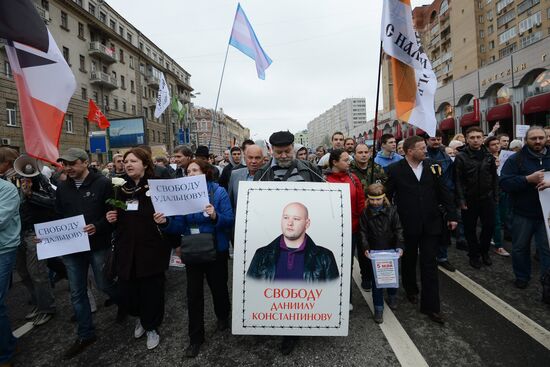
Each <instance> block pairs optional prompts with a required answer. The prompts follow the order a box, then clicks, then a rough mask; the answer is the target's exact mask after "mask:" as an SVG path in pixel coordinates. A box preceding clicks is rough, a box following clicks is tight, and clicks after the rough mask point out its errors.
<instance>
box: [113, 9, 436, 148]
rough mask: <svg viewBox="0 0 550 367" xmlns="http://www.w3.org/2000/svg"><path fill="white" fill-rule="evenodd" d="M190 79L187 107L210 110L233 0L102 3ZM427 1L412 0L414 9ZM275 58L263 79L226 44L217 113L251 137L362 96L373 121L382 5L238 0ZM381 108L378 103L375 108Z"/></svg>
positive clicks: (302, 124)
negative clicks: (190, 102)
mask: <svg viewBox="0 0 550 367" xmlns="http://www.w3.org/2000/svg"><path fill="white" fill-rule="evenodd" d="M107 2H108V3H109V4H110V5H111V6H112V7H113V8H114V9H115V10H116V11H118V12H119V13H120V14H121V15H122V16H124V17H125V18H126V19H127V20H128V21H130V22H131V23H133V24H134V25H135V26H136V27H137V28H138V29H139V30H140V31H141V32H142V33H143V34H145V35H146V36H147V37H148V38H149V39H151V40H152V41H153V42H155V44H156V45H157V46H159V47H160V48H161V49H163V50H164V51H165V52H166V53H167V54H168V55H170V56H171V57H172V58H173V59H175V60H176V61H177V62H178V63H179V64H180V65H181V66H182V67H183V68H184V69H185V70H187V72H189V73H190V74H191V86H192V87H193V88H194V89H195V93H200V95H197V98H195V99H194V103H195V105H199V106H203V107H207V108H213V107H214V105H215V102H216V93H217V90H218V84H219V81H220V76H221V70H222V66H223V60H224V56H225V51H226V48H227V44H228V40H229V35H230V32H231V27H232V25H233V17H234V15H235V11H236V8H237V3H238V2H237V1H227V0H223V1H222V0H200V1H199V0H157V1H151V0H132V1H128V0H107ZM427 3H430V1H427V0H426V1H424V0H412V4H413V7H414V6H418V5H422V4H427ZM241 6H242V8H243V9H244V11H245V13H246V15H247V16H248V19H249V21H250V23H251V24H252V26H253V28H254V31H255V32H256V35H257V37H258V39H259V41H260V43H261V45H262V47H263V49H264V50H265V52H266V53H267V54H268V55H269V57H270V58H271V59H272V60H273V63H272V64H271V66H270V67H269V68H268V69H267V70H266V78H265V80H260V79H258V77H257V75H256V68H255V65H254V60H252V59H250V58H248V57H247V56H245V55H244V54H242V53H241V52H240V51H238V50H237V49H235V48H234V47H230V48H229V55H228V58H227V65H226V68H225V76H224V80H223V85H222V89H221V95H220V102H219V105H218V107H221V108H223V109H224V111H225V112H226V113H227V114H228V115H230V116H232V117H234V118H236V119H238V120H239V121H240V122H241V123H242V124H243V125H244V126H246V127H248V128H250V131H251V136H252V138H253V139H264V138H267V137H269V135H270V134H271V133H272V132H274V131H278V130H287V129H288V130H290V131H291V132H296V131H299V130H303V129H305V128H306V127H307V123H308V122H309V121H311V120H312V119H313V118H315V117H316V116H318V115H320V114H321V113H323V112H324V111H326V110H328V109H329V108H331V107H332V106H333V105H335V104H337V103H338V102H340V101H341V100H342V99H344V98H348V97H365V98H366V99H367V118H368V119H370V118H372V117H373V116H374V108H375V95H376V77H377V70H378V69H377V65H378V48H379V42H380V41H379V39H380V16H381V12H382V0H293V1H290V0H271V1H263V0H256V1H252V0H243V1H241ZM381 106H382V102H380V108H381Z"/></svg>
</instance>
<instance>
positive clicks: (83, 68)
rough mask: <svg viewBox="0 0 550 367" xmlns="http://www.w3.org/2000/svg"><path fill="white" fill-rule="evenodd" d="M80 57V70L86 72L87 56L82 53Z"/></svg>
mask: <svg viewBox="0 0 550 367" xmlns="http://www.w3.org/2000/svg"><path fill="white" fill-rule="evenodd" d="M79 59H80V68H79V69H78V70H80V71H82V72H83V73H85V72H86V58H85V57H84V55H80V56H79Z"/></svg>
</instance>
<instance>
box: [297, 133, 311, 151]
mask: <svg viewBox="0 0 550 367" xmlns="http://www.w3.org/2000/svg"><path fill="white" fill-rule="evenodd" d="M294 143H295V144H301V145H303V146H304V147H308V148H314V147H310V146H309V140H308V132H307V130H302V131H298V132H297V133H295V134H294Z"/></svg>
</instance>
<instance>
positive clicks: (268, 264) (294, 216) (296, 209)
mask: <svg viewBox="0 0 550 367" xmlns="http://www.w3.org/2000/svg"><path fill="white" fill-rule="evenodd" d="M310 224H311V221H310V219H309V213H308V210H307V208H306V207H305V205H304V204H302V203H290V204H288V205H287V206H285V207H284V209H283V215H282V216H281V231H282V234H281V235H280V236H277V238H275V239H274V240H273V241H272V242H271V243H270V244H269V245H267V246H264V247H261V248H259V249H257V250H256V253H255V254H254V257H253V258H252V261H251V262H250V267H249V268H248V271H247V272H246V275H247V276H248V277H250V278H255V279H263V280H269V281H273V280H304V281H306V282H308V283H312V282H321V281H323V282H324V281H330V280H335V279H338V278H339V272H338V267H337V266H336V259H335V258H334V254H333V253H332V252H331V251H330V250H328V249H326V248H324V247H321V246H318V245H316V244H315V242H313V240H312V239H311V237H309V236H308V235H307V234H306V231H307V229H308V228H309V226H310Z"/></svg>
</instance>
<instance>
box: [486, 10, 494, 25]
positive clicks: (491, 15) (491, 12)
mask: <svg viewBox="0 0 550 367" xmlns="http://www.w3.org/2000/svg"><path fill="white" fill-rule="evenodd" d="M487 20H488V21H489V22H491V21H492V20H493V11H492V10H489V11H488V12H487Z"/></svg>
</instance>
